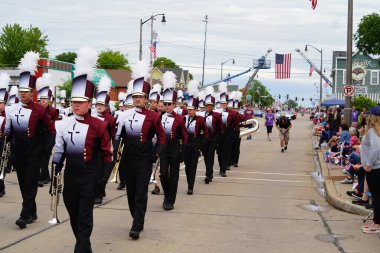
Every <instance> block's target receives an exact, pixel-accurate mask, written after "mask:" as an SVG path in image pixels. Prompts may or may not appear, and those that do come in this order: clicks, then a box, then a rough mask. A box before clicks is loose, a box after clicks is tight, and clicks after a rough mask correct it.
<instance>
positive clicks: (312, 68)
mask: <svg viewBox="0 0 380 253" xmlns="http://www.w3.org/2000/svg"><path fill="white" fill-rule="evenodd" d="M314 70H315V67H314V66H313V65H311V64H310V72H309V76H312V75H313V72H314Z"/></svg>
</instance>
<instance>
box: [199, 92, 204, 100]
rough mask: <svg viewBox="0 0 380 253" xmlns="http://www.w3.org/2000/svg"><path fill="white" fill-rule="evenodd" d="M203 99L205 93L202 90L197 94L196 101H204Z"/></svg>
mask: <svg viewBox="0 0 380 253" xmlns="http://www.w3.org/2000/svg"><path fill="white" fill-rule="evenodd" d="M205 98H206V93H205V91H204V90H201V91H199V92H198V99H199V100H205Z"/></svg>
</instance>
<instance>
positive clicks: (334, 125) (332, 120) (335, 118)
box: [327, 107, 342, 139]
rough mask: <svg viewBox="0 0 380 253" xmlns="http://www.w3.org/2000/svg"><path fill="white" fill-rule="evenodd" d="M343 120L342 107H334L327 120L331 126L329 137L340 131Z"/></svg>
mask: <svg viewBox="0 0 380 253" xmlns="http://www.w3.org/2000/svg"><path fill="white" fill-rule="evenodd" d="M341 120H342V119H341V117H340V108H339V107H338V108H336V107H334V108H332V110H331V111H330V114H329V116H328V120H327V124H328V128H329V139H331V137H332V136H333V135H334V134H336V133H337V132H338V130H339V126H340V123H341Z"/></svg>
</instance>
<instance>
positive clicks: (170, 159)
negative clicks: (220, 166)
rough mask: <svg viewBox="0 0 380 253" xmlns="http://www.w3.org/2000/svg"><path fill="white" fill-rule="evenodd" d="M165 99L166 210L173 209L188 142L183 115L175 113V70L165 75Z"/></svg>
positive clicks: (163, 166)
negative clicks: (184, 147) (180, 166)
mask: <svg viewBox="0 0 380 253" xmlns="http://www.w3.org/2000/svg"><path fill="white" fill-rule="evenodd" d="M163 83H164V85H163V86H164V93H163V101H164V108H165V113H164V114H163V115H162V117H161V124H162V126H163V128H164V130H165V137H166V147H165V149H164V151H163V152H162V155H161V157H160V177H161V185H162V188H163V190H164V202H163V204H162V207H163V209H164V210H166V211H170V210H173V208H174V204H175V200H176V196H177V188H178V179H179V164H180V163H181V162H182V161H183V156H182V155H183V153H182V152H183V151H182V145H183V144H187V132H186V129H185V126H184V121H183V117H182V116H180V115H178V114H176V113H174V111H173V109H174V103H175V101H176V100H177V92H176V91H175V85H176V83H177V80H176V77H175V75H174V73H173V72H171V71H167V72H165V74H164V76H163Z"/></svg>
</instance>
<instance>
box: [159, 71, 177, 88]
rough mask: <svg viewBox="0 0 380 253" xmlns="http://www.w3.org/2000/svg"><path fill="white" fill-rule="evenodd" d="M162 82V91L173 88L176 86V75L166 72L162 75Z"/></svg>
mask: <svg viewBox="0 0 380 253" xmlns="http://www.w3.org/2000/svg"><path fill="white" fill-rule="evenodd" d="M162 82H163V83H164V85H163V86H164V90H166V89H170V88H173V89H174V88H175V85H176V84H177V77H176V75H175V74H174V73H173V72H171V71H166V72H165V73H164V76H163V78H162Z"/></svg>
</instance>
